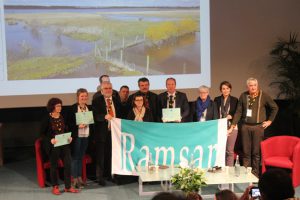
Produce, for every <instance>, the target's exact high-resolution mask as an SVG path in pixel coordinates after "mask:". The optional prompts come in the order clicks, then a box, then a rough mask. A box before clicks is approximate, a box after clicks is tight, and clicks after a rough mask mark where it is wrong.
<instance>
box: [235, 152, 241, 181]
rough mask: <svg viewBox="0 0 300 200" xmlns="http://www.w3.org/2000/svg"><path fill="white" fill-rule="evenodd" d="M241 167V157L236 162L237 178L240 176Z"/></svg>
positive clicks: (237, 157)
mask: <svg viewBox="0 0 300 200" xmlns="http://www.w3.org/2000/svg"><path fill="white" fill-rule="evenodd" d="M240 168H241V165H240V161H239V156H238V155H237V156H236V161H235V165H234V174H235V176H240V173H241V172H240V170H241V169H240Z"/></svg>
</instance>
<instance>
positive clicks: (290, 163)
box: [261, 136, 300, 187]
mask: <svg viewBox="0 0 300 200" xmlns="http://www.w3.org/2000/svg"><path fill="white" fill-rule="evenodd" d="M261 155H262V173H264V172H265V171H266V167H267V166H272V167H279V168H286V169H290V170H291V172H292V173H291V176H292V180H293V186H294V187H297V186H298V185H300V138H298V137H293V136H275V137H271V138H268V139H266V140H264V141H263V142H261Z"/></svg>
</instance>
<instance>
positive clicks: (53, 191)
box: [52, 185, 61, 195]
mask: <svg viewBox="0 0 300 200" xmlns="http://www.w3.org/2000/svg"><path fill="white" fill-rule="evenodd" d="M52 194H55V195H60V194H61V193H60V191H59V187H58V185H55V186H53V188H52Z"/></svg>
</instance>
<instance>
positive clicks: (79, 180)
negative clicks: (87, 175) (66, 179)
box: [77, 176, 86, 189]
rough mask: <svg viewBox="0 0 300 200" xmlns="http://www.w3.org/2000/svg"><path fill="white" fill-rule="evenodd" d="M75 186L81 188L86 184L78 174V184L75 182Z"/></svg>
mask: <svg viewBox="0 0 300 200" xmlns="http://www.w3.org/2000/svg"><path fill="white" fill-rule="evenodd" d="M77 186H78V187H79V188H80V189H83V188H84V187H85V186H86V184H85V183H84V182H83V180H82V178H81V177H80V176H79V177H78V184H77Z"/></svg>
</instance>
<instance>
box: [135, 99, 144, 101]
mask: <svg viewBox="0 0 300 200" xmlns="http://www.w3.org/2000/svg"><path fill="white" fill-rule="evenodd" d="M134 101H144V100H143V99H135V100H134Z"/></svg>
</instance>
